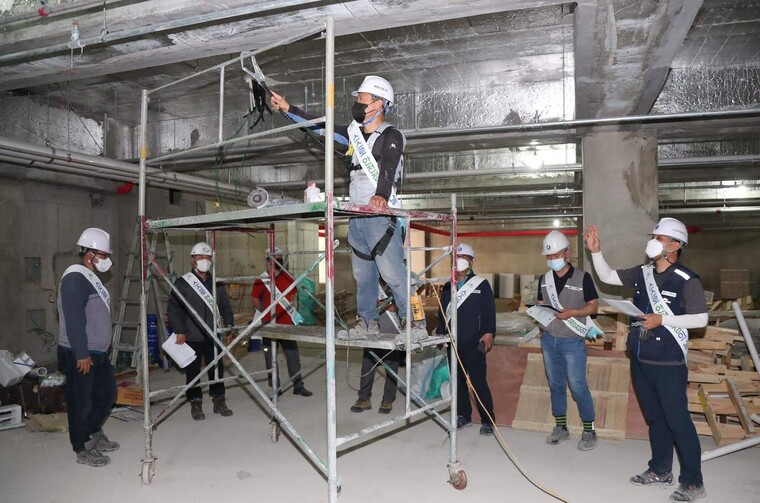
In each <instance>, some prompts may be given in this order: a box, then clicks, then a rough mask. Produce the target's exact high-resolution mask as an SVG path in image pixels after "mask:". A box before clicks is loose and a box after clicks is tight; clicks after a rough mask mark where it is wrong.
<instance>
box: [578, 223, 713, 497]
mask: <svg viewBox="0 0 760 503" xmlns="http://www.w3.org/2000/svg"><path fill="white" fill-rule="evenodd" d="M651 234H652V239H651V240H650V241H648V242H647V244H646V250H645V251H646V254H647V257H649V259H650V262H648V263H646V264H644V265H639V266H636V267H632V268H629V269H618V270H613V269H611V268H610V266H609V265H607V262H606V261H605V259H604V256H603V255H602V248H601V241H600V238H599V232H598V230H597V229H596V227H595V226H594V225H589V226H587V227H586V229H585V230H584V234H583V237H584V240H585V242H586V247H587V248H588V249H589V251H590V252H591V257H592V259H593V262H594V269H596V272H597V274H598V276H599V279H600V280H602V281H603V282H605V283H608V284H610V285H618V286H625V287H630V288H633V289H634V293H633V304H634V305H635V306H636V307H637V308H638V309H639V310H641V311H642V312H643V313H644V314H643V316H640V317H639V318H634V317H632V318H631V322H632V323H631V330H630V333H629V334H628V341H627V348H628V351H629V352H630V356H631V379H632V381H633V386H634V388H635V390H636V395H637V396H638V399H639V404H640V405H641V410H642V412H643V413H644V418H645V419H646V420H647V424H648V425H649V443H650V446H651V449H652V459H651V460H650V461H649V467H648V468H647V470H646V471H644V473H642V474H640V475H635V476H633V477H631V479H630V481H631V483H632V484H634V485H640V486H644V485H671V484H673V473H672V468H673V447H675V449H676V451H677V453H678V459H679V464H680V466H681V475H680V476H679V477H678V482H679V486H678V489H677V490H676V491H675V492H674V493H673V494H672V495H671V496H670V501H695V500H697V499H699V498H704V497H705V496H706V492H705V488H704V484H703V481H702V469H701V465H700V463H701V458H700V445H699V439H698V438H697V431H696V429H695V427H694V423H693V422H692V420H691V415H690V414H689V409H688V406H687V398H686V385H687V376H688V369H687V367H686V355H687V348H688V342H689V332H688V329H690V328H699V327H704V326H705V325H707V320H708V315H707V304H706V303H705V297H704V289H703V288H702V283H701V281H700V280H699V276H697V275H696V274H695V273H694V272H693V271H691V270H689V269H687V268H686V267H684V266H683V265H682V264H681V263H680V262H679V259H680V257H681V254H682V253H683V251H684V249H685V247H686V245H687V243H688V242H689V233H688V231H687V229H686V226H685V225H684V224H683V223H681V222H680V221H678V220H676V219H675V218H663V219H661V220H660V221H659V222H658V223H657V225H656V226H655V227H654V229H653V230H652V233H651Z"/></svg>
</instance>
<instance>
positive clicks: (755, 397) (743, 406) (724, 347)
mask: <svg viewBox="0 0 760 503" xmlns="http://www.w3.org/2000/svg"><path fill="white" fill-rule="evenodd" d="M739 340H743V339H742V337H741V336H740V335H739V332H738V331H737V330H731V329H726V328H719V327H707V329H706V331H705V336H704V337H703V338H699V339H692V340H690V341H689V355H688V366H689V387H688V390H687V396H688V401H689V411H690V412H692V414H693V418H694V424H695V426H696V427H697V433H698V434H700V435H710V436H712V437H713V438H714V439H715V443H716V445H718V446H722V445H726V444H730V443H732V442H736V441H739V440H742V439H744V438H747V437H750V436H754V435H758V434H760V428H758V426H756V425H755V424H753V422H752V419H751V418H750V416H751V415H752V414H760V374H758V372H757V371H756V370H755V369H754V366H753V365H752V360H751V359H750V358H749V357H748V356H743V357H736V355H734V354H732V351H733V345H734V342H735V341H739Z"/></svg>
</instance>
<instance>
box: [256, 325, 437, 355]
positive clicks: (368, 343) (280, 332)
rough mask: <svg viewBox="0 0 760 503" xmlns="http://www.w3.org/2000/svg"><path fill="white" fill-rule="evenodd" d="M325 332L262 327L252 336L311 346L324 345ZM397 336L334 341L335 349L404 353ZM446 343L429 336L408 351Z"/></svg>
mask: <svg viewBox="0 0 760 503" xmlns="http://www.w3.org/2000/svg"><path fill="white" fill-rule="evenodd" d="M325 332H326V331H325V327H319V326H309V327H304V326H298V327H295V326H294V325H262V326H261V328H258V329H256V330H255V331H254V332H253V335H254V336H260V337H267V338H270V339H279V340H286V341H298V342H310V343H313V344H319V345H324V344H325V342H326V340H325V338H326V334H325ZM397 335H398V334H380V337H379V338H378V339H359V340H351V341H347V340H342V339H335V347H342V348H346V347H351V348H369V349H385V350H394V349H395V350H399V351H404V347H405V344H403V343H398V342H396V337H397ZM401 335H403V334H401ZM447 342H450V341H449V338H448V337H447V336H430V337H427V338H425V339H423V340H421V341H419V342H413V343H412V345H411V348H410V349H412V350H415V349H423V348H427V347H430V346H437V345H439V344H446V343H447Z"/></svg>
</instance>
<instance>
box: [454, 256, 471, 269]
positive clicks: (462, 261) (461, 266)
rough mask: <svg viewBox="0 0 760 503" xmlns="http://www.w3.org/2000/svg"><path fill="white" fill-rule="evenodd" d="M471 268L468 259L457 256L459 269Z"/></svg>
mask: <svg viewBox="0 0 760 503" xmlns="http://www.w3.org/2000/svg"><path fill="white" fill-rule="evenodd" d="M469 268H470V263H469V262H467V260H466V259H463V258H457V271H458V272H464V271H466V270H467V269H469Z"/></svg>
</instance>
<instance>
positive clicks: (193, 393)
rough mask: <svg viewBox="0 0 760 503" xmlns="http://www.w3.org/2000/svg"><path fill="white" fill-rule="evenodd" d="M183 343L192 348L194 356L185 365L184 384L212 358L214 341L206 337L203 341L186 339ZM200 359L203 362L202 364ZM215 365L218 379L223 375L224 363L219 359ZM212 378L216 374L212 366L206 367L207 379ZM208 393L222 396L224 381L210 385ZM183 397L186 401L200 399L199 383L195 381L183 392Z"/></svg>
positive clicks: (213, 395)
mask: <svg viewBox="0 0 760 503" xmlns="http://www.w3.org/2000/svg"><path fill="white" fill-rule="evenodd" d="M185 344H188V345H189V346H190V347H191V348H193V351H195V356H196V358H195V360H193V362H192V363H191V364H190V365H188V366H187V367H185V384H188V383H189V382H190V381H192V380H193V379H195V376H197V375H198V374H199V373H200V371H201V369H202V368H203V367H205V366H206V365H208V364H209V363H210V362H211V360H213V359H214V343H213V342H211V341H210V340H208V339H206V340H204V341H203V342H195V341H186V342H185ZM220 351H221V350H220ZM201 361H202V362H203V363H202V364H201ZM216 367H217V368H218V369H219V379H221V378H222V377H224V364H223V363H222V360H221V359H220V360H219V361H218V362H217V364H216ZM214 379H216V375H214V367H211V368H210V369H208V380H209V381H213V380H214ZM208 394H209V395H210V396H211V397H216V396H224V383H223V382H219V383H215V384H212V385H210V386H209V388H208ZM185 397H186V398H187V400H188V401H190V400H199V399H202V398H203V393H202V392H201V387H200V386H199V383H195V386H193V387H192V388H189V389H188V390H187V391H186V392H185Z"/></svg>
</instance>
